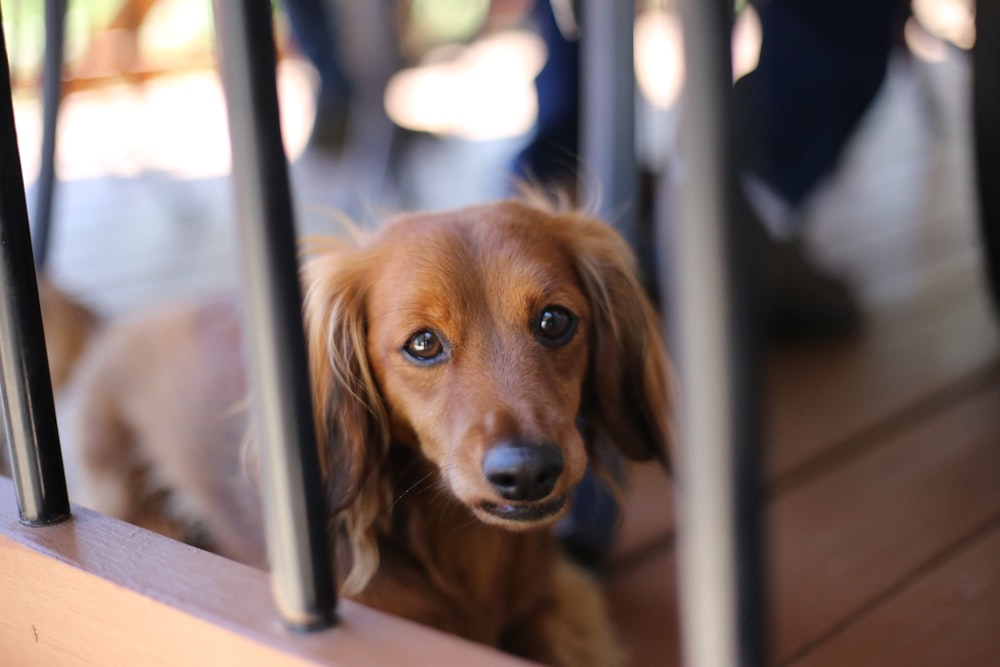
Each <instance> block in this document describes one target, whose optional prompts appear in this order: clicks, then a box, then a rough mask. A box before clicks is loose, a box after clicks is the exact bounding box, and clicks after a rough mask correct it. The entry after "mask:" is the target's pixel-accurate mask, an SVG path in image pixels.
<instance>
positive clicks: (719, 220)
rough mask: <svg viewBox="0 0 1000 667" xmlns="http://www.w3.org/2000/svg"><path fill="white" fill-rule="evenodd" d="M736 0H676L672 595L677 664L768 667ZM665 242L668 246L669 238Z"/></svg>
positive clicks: (671, 284)
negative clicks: (675, 593) (736, 126)
mask: <svg viewBox="0 0 1000 667" xmlns="http://www.w3.org/2000/svg"><path fill="white" fill-rule="evenodd" d="M732 7H733V4H732V1H731V0H684V1H683V2H681V4H680V9H681V14H682V20H683V27H684V53H685V62H686V64H687V77H686V83H685V90H684V98H683V102H684V107H683V110H682V120H681V123H682V125H681V129H680V139H681V146H680V150H681V152H680V155H679V162H678V169H677V172H678V176H677V177H676V178H677V187H676V192H675V193H674V194H673V195H672V197H673V198H676V200H677V202H678V208H677V210H676V211H675V212H674V213H673V214H671V215H670V216H669V219H670V220H669V224H670V229H669V233H667V231H668V230H667V229H666V227H667V213H666V211H664V210H663V207H662V206H661V212H660V215H661V227H660V232H661V235H660V239H661V253H663V254H666V253H667V251H669V261H668V262H667V264H669V265H671V266H673V268H674V274H673V275H672V276H671V278H670V280H669V281H667V282H668V283H669V284H664V285H663V289H664V293H668V291H669V293H671V294H672V295H673V298H672V302H673V305H674V306H675V310H674V312H673V316H672V318H671V319H672V324H673V327H674V331H675V333H676V338H677V340H676V343H677V349H678V351H679V354H678V365H679V369H680V375H681V386H682V390H681V392H680V393H681V397H682V400H681V403H682V405H681V410H680V415H679V422H680V427H681V433H682V438H681V442H682V445H681V460H680V465H679V466H678V471H679V477H680V479H679V485H678V493H679V500H678V504H679V509H680V512H679V538H680V539H679V573H678V580H679V590H680V599H681V625H682V635H681V636H682V654H683V656H684V663H685V664H687V665H694V666H697V667H737V666H744V667H752V666H756V665H760V664H763V654H764V632H763V630H764V611H763V609H764V604H763V600H762V598H763V595H762V590H763V586H762V578H761V572H762V567H761V558H760V554H761V543H760V537H761V536H760V517H759V507H760V498H759V494H760V487H759V481H758V480H759V477H758V467H759V466H758V454H759V446H760V425H759V423H758V421H759V409H758V395H759V389H760V383H759V381H758V368H757V346H756V344H755V338H756V336H755V334H756V330H757V329H756V327H755V326H754V324H753V321H752V319H753V312H752V310H751V309H752V304H753V303H754V301H753V298H754V294H753V281H752V279H753V278H754V274H753V271H752V266H751V264H750V262H751V261H752V254H753V250H752V248H753V246H752V245H751V243H750V234H749V226H748V225H746V224H741V223H742V222H744V220H743V214H742V211H743V210H744V209H742V208H741V207H742V206H743V205H744V204H743V200H742V199H741V198H740V197H739V194H738V190H737V188H738V182H737V174H736V172H735V168H734V165H735V160H734V158H733V153H734V149H733V139H734V137H733V123H732V106H731V105H732V70H731V56H730V47H729V44H730V26H731V24H732ZM668 236H669V237H671V238H670V239H669V240H667V237H668Z"/></svg>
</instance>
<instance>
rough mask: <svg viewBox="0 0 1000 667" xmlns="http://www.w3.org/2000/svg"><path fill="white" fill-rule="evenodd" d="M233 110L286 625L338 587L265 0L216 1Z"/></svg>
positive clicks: (254, 380)
mask: <svg viewBox="0 0 1000 667" xmlns="http://www.w3.org/2000/svg"><path fill="white" fill-rule="evenodd" d="M214 12H215V27H216V33H217V39H218V42H219V56H220V65H221V71H222V75H223V82H224V85H225V91H226V103H227V106H228V110H229V131H230V136H231V138H232V152H233V176H234V179H235V185H236V199H237V213H238V215H239V219H240V224H239V228H240V241H241V256H242V267H243V284H244V292H243V297H244V307H245V311H246V312H245V314H244V322H245V331H246V335H247V341H248V344H249V347H248V352H250V353H251V354H250V355H249V357H250V358H249V375H250V380H251V387H252V392H251V393H252V397H253V401H252V404H253V419H252V421H253V429H254V435H255V442H256V443H257V445H258V446H259V450H260V474H261V483H262V501H263V505H264V519H265V528H266V530H267V546H268V555H269V558H270V564H271V576H272V582H273V588H274V594H275V602H276V605H277V607H278V610H279V612H280V613H281V616H282V618H283V620H284V622H285V624H286V625H288V626H290V627H292V628H296V629H315V628H320V627H325V626H328V625H330V624H331V623H333V622H334V614H335V606H336V591H335V587H334V582H333V571H334V568H333V558H332V554H331V545H330V542H329V538H328V535H327V532H326V531H327V518H328V516H327V512H326V508H325V502H324V500H325V499H324V497H323V494H322V490H321V481H320V476H319V455H318V450H317V447H316V434H315V428H314V426H313V414H312V400H311V395H310V386H309V375H308V367H307V363H306V350H305V338H304V334H303V322H302V290H301V286H300V284H299V272H298V264H297V258H296V257H297V256H296V239H295V224H294V218H293V211H292V199H291V192H290V187H289V180H288V163H287V158H286V156H285V152H284V147H283V145H282V142H281V131H280V125H279V115H278V99H277V92H276V86H275V47H274V35H273V29H272V25H271V3H270V2H269V1H268V0H243V1H241V2H235V1H233V0H216V1H215V2H214Z"/></svg>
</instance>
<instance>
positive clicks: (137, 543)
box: [0, 478, 527, 667]
mask: <svg viewBox="0 0 1000 667" xmlns="http://www.w3.org/2000/svg"><path fill="white" fill-rule="evenodd" d="M13 498H14V490H13V485H12V483H11V482H10V481H9V480H7V479H3V478H0V600H2V601H3V603H2V604H0V663H2V664H3V665H4V666H5V667H6V666H11V667H20V666H22V665H23V666H24V667H37V666H38V665H46V667H48V666H50V665H51V666H53V667H55V666H59V665H100V666H101V667H105V666H112V665H123V666H125V665H128V666H134V665H185V666H187V665H212V666H213V667H215V666H221V665H239V666H240V667H252V666H254V665H307V664H310V665H312V664H315V665H345V666H346V665H351V666H354V665H372V666H375V665H433V666H435V667H440V666H441V665H484V666H495V667H500V666H501V665H519V664H527V663H525V662H523V661H520V660H517V659H514V658H512V657H509V656H506V655H504V654H501V653H499V652H496V651H493V650H490V649H488V648H485V647H482V646H478V645H475V644H472V643H470V642H466V641H464V640H461V639H457V638H454V637H451V636H447V635H444V634H441V633H438V632H435V631H433V630H430V629H427V628H424V627H421V626H418V625H416V624H414V623H410V622H408V621H404V620H402V619H398V618H394V617H392V616H389V615H386V614H382V613H379V612H376V611H373V610H370V609H367V608H365V607H362V606H361V605H358V604H354V603H351V602H350V601H342V602H341V604H340V607H339V615H340V618H341V620H340V623H339V624H338V625H337V626H336V627H335V628H333V629H331V630H326V631H323V632H317V633H311V634H299V633H293V632H290V631H288V630H286V629H284V628H283V626H282V625H281V624H280V622H279V620H278V618H277V616H276V614H275V612H274V611H273V606H272V602H271V596H270V589H269V581H268V576H267V573H265V572H262V571H259V570H255V569H253V568H249V567H246V566H243V565H240V564H238V563H234V562H232V561H228V560H226V559H224V558H220V557H218V556H215V555H213V554H210V553H207V552H204V551H200V550H198V549H195V548H193V547H189V546H187V545H184V544H181V543H179V542H174V541H172V540H169V539H166V538H164V537H161V536H159V535H155V534H153V533H150V532H148V531H145V530H142V529H140V528H136V527H134V526H130V525H128V524H125V523H122V522H120V521H116V520H114V519H110V518H108V517H105V516H101V515H98V514H95V513H93V512H90V511H88V510H85V509H82V508H74V516H73V518H72V519H71V520H69V521H67V522H65V523H62V524H59V525H57V526H51V527H48V528H26V527H23V526H21V525H20V524H19V523H18V522H17V511H16V507H15V504H14V500H13Z"/></svg>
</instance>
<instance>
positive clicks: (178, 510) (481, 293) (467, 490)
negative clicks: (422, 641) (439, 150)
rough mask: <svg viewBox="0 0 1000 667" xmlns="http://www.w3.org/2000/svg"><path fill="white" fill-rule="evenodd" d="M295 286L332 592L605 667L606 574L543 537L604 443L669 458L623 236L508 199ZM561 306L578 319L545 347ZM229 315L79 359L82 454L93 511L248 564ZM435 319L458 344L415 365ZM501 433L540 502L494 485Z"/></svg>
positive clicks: (251, 557)
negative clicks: (549, 470)
mask: <svg viewBox="0 0 1000 667" xmlns="http://www.w3.org/2000/svg"><path fill="white" fill-rule="evenodd" d="M304 280H305V283H306V297H305V323H306V336H307V344H308V349H309V358H310V366H311V368H310V371H311V377H312V384H313V393H314V401H315V406H314V407H315V415H316V429H317V434H318V441H319V447H320V454H321V456H320V458H321V462H322V472H323V479H324V480H325V484H326V488H327V492H328V496H329V501H330V507H331V512H332V517H331V522H330V525H331V531H332V533H333V537H334V539H336V540H337V542H338V558H339V560H340V562H339V563H338V565H339V567H338V573H337V574H338V579H339V581H340V582H341V587H342V590H343V591H344V593H345V594H346V595H349V596H351V597H353V598H355V599H357V600H359V601H361V602H363V603H365V604H368V605H370V606H372V607H375V608H378V609H382V610H384V611H387V612H390V613H394V614H398V615H401V616H404V617H407V618H410V619H412V620H415V621H418V622H421V623H424V624H427V625H430V626H433V627H436V628H439V629H441V630H444V631H447V632H451V633H454V634H457V635H460V636H463V637H466V638H469V639H472V640H475V641H479V642H483V643H486V644H489V645H492V646H497V647H500V648H502V649H504V650H507V651H510V652H512V653H515V654H518V655H522V656H525V657H528V658H531V659H534V660H538V661H541V662H546V663H549V664H553V665H567V666H569V665H602V666H603V665H613V664H617V662H618V661H619V660H620V653H619V650H618V648H617V645H616V642H615V640H614V636H613V632H612V630H611V626H610V623H609V620H608V618H607V613H606V611H605V609H604V603H603V600H602V597H601V595H600V593H599V590H598V588H597V586H596V584H595V583H594V582H593V581H592V580H591V579H590V578H589V577H588V576H587V575H586V574H584V573H583V572H581V571H580V570H578V569H576V568H575V567H574V566H573V565H571V564H570V563H569V562H568V561H565V560H564V559H563V558H562V557H561V556H560V554H559V551H558V545H557V543H556V541H555V538H554V536H553V535H552V533H551V531H550V530H548V528H549V527H550V526H551V525H552V524H553V523H554V522H555V521H556V520H557V519H558V518H559V517H560V516H561V515H562V514H564V513H565V511H566V510H567V508H568V503H565V502H563V499H568V498H569V497H570V494H571V492H572V490H573V488H574V487H575V486H576V484H577V483H578V482H579V481H580V479H581V478H582V476H583V474H584V471H585V469H586V468H587V466H588V464H590V465H598V464H599V461H600V458H601V456H602V455H601V452H602V451H606V450H609V449H617V450H618V451H621V452H623V453H624V454H625V455H626V456H628V457H630V458H633V459H658V460H660V461H663V462H664V463H665V462H666V457H667V448H668V441H669V427H668V421H667V411H666V406H667V400H668V393H669V387H668V380H667V377H668V376H667V360H666V355H665V351H664V348H663V345H662V342H661V340H660V334H659V329H658V326H657V321H656V317H655V314H654V312H653V309H652V308H651V306H650V305H649V303H648V302H647V300H646V298H645V296H644V294H643V292H642V290H641V288H640V287H639V284H638V282H637V280H636V277H635V275H634V267H633V260H632V257H631V253H630V252H629V250H628V248H627V247H626V245H625V243H624V242H623V241H622V240H621V238H620V237H619V236H618V235H617V234H616V233H615V232H614V231H613V230H612V229H611V228H610V227H608V226H607V225H605V224H604V223H601V222H599V221H596V220H594V219H592V218H590V217H588V216H586V215H584V214H582V213H578V212H563V213H559V212H553V211H549V210H544V209H542V208H539V207H536V206H530V205H527V204H524V203H518V202H504V203H499V204H489V205H483V206H478V207H472V208H467V209H461V210H458V211H453V212H449V213H428V214H415V215H406V216H400V217H398V218H396V219H394V220H391V221H389V222H388V223H387V224H386V225H384V226H383V227H382V228H381V229H379V230H378V231H376V232H374V233H372V234H371V235H370V236H369V237H367V238H366V239H363V240H362V241H360V243H359V244H357V245H348V244H338V243H329V244H327V245H326V247H325V248H323V249H322V250H318V251H317V252H316V253H315V254H314V255H313V256H312V257H311V258H310V259H309V260H308V261H307V262H306V264H305V268H304ZM553 305H554V306H559V307H561V308H564V309H566V310H568V311H569V312H570V313H572V314H573V315H574V316H575V318H577V324H578V328H577V329H575V333H573V334H572V335H571V337H569V338H568V340H560V341H559V344H558V345H554V344H542V343H541V342H540V340H541V339H540V338H539V336H540V334H539V331H538V329H537V326H536V323H537V321H538V318H539V313H540V312H541V311H542V310H543V309H546V308H548V307H551V306H553ZM237 319H238V318H237V317H236V314H235V312H234V310H233V309H232V308H228V309H227V308H225V307H224V306H222V305H220V304H213V305H208V306H205V305H201V306H191V307H187V308H183V309H178V310H174V311H170V312H165V313H160V314H158V315H155V316H147V317H144V318H142V319H140V320H136V321H133V322H131V323H127V324H126V323H123V324H121V325H118V326H114V327H109V328H108V330H107V331H106V332H104V333H103V334H102V336H101V340H99V341H97V343H95V345H94V346H93V349H92V350H91V353H89V354H88V356H87V358H86V359H85V360H84V362H83V364H81V368H80V373H79V378H78V381H79V385H80V386H79V387H78V388H79V390H80V392H81V395H82V396H84V397H86V398H85V400H86V402H87V405H85V406H84V409H83V410H82V416H83V419H84V421H83V423H82V425H81V429H80V436H81V448H80V451H81V455H82V458H83V461H84V465H85V468H86V469H87V471H88V473H89V477H90V479H91V481H92V482H93V483H92V484H91V485H90V488H91V490H92V491H93V492H92V493H91V494H90V498H89V499H88V500H89V502H90V503H91V504H92V505H94V506H95V508H96V509H100V510H103V511H107V512H110V513H112V514H115V515H117V516H120V517H122V518H125V519H128V520H131V521H134V522H136V523H139V524H143V525H147V526H150V527H153V528H154V529H157V530H161V531H163V532H167V533H169V534H173V535H177V536H180V537H183V538H185V539H189V540H197V541H200V542H202V543H203V544H205V545H206V546H209V547H211V548H214V549H216V550H218V551H220V552H222V553H224V554H226V555H229V556H231V557H233V558H237V559H240V560H244V561H247V562H251V563H258V564H260V563H262V559H263V548H262V543H261V542H260V532H261V531H260V529H259V520H260V517H259V510H258V509H256V504H255V502H254V499H253V491H252V489H251V487H250V485H249V483H248V482H247V481H246V479H245V478H243V477H241V476H240V457H239V454H238V448H239V441H240V438H239V430H240V428H242V427H243V424H242V423H241V421H240V419H241V418H240V416H239V414H238V413H234V412H233V411H231V410H230V411H227V407H229V406H231V405H234V404H235V403H237V402H238V400H239V396H240V394H241V391H242V383H243V379H244V378H243V375H242V363H241V361H242V360H241V359H240V358H239V354H238V352H236V350H238V349H239V333H238V327H237ZM426 330H430V331H433V332H434V333H435V335H437V336H438V337H439V338H440V339H442V340H444V341H446V347H447V355H446V356H441V357H438V358H436V360H435V361H434V362H433V363H429V364H428V363H417V362H415V360H414V359H413V358H412V357H410V356H408V355H407V354H406V353H404V351H403V350H404V347H405V346H406V345H407V343H408V341H409V340H410V339H411V338H412V337H413V336H414V334H415V333H416V332H419V331H426ZM168 351H169V352H168ZM512 440H513V441H517V442H524V443H542V442H545V443H555V444H556V445H557V446H558V448H559V451H560V453H561V456H562V460H563V461H564V466H563V468H562V472H561V474H560V475H559V477H558V479H557V480H556V482H555V486H554V488H553V489H552V491H551V493H549V494H548V496H547V497H545V498H543V499H542V500H539V501H522V500H512V501H509V500H505V499H504V498H502V497H501V496H500V495H498V492H497V490H496V489H495V488H494V487H493V486H491V484H490V483H489V482H488V481H487V479H486V478H485V476H484V473H483V457H484V456H485V454H486V452H487V451H489V450H490V448H491V447H493V446H495V445H496V443H498V442H505V441H512ZM497 508H500V509H497ZM507 510H510V511H511V512H513V511H521V510H524V511H523V512H522V513H521V514H517V515H513V514H511V513H510V512H508V511H507ZM512 516H513V517H514V518H512Z"/></svg>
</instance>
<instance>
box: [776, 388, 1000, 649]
mask: <svg viewBox="0 0 1000 667" xmlns="http://www.w3.org/2000/svg"><path fill="white" fill-rule="evenodd" d="M998 427H1000V387H997V386H993V387H991V388H989V389H987V390H984V391H982V392H980V393H979V394H977V395H975V396H972V397H970V398H969V399H968V400H966V401H963V402H961V403H960V404H959V405H957V406H955V407H953V408H951V409H949V410H947V411H946V412H944V413H942V414H939V415H934V416H929V417H928V418H927V419H926V420H925V421H923V422H922V423H917V424H916V425H915V427H914V428H912V429H910V430H908V431H907V432H905V433H902V434H900V435H899V436H897V437H894V438H892V439H891V440H889V441H888V442H886V443H884V444H882V445H881V446H879V447H877V448H874V449H872V450H870V451H868V452H866V453H864V454H863V455H860V456H858V457H857V458H854V459H850V460H848V461H846V462H843V464H842V465H839V466H836V467H833V468H832V469H830V470H828V471H827V472H826V474H824V475H822V476H820V477H817V478H814V479H812V480H811V482H810V483H809V484H808V485H805V486H802V487H799V488H794V489H790V490H788V491H787V492H786V493H783V494H781V495H780V496H779V497H778V498H776V499H774V500H773V502H772V503H771V504H770V506H769V508H768V511H767V515H768V529H769V533H770V535H769V536H770V551H771V553H770V555H769V562H770V573H771V576H772V581H771V582H770V584H771V591H772V599H773V600H774V614H773V625H772V628H773V633H774V638H773V639H774V641H773V645H774V653H775V657H776V658H778V659H779V660H784V659H787V658H789V657H790V656H793V655H794V654H796V653H797V652H798V651H801V650H802V649H803V648H804V647H806V646H808V645H810V643H811V642H814V641H816V640H817V639H818V638H820V637H822V636H823V635H824V634H825V633H827V632H829V631H830V630H831V628H834V627H836V626H837V625H838V624H839V623H841V622H842V621H843V620H844V619H845V618H848V617H849V616H850V615H851V614H853V613H854V612H855V611H856V610H857V609H859V608H861V607H862V606H864V605H865V604H866V603H867V602H868V601H869V600H871V599H872V598H874V597H876V596H878V595H879V594H880V593H882V592H883V591H886V590H888V589H890V588H891V587H892V586H894V585H895V584H896V583H897V582H899V581H900V580H902V579H904V578H905V577H907V576H908V575H910V574H911V573H912V572H914V571H915V570H916V569H918V568H920V567H921V566H922V564H923V563H925V562H926V561H928V560H929V559H931V558H933V557H935V555H937V554H939V553H941V552H942V551H945V550H947V549H948V548H950V547H951V546H952V545H953V544H954V543H956V542H957V541H959V540H960V539H962V537H963V536H964V535H967V534H968V533H970V532H971V531H972V530H974V529H975V528H976V527H977V526H979V525H981V524H983V523H984V522H985V521H987V520H989V519H990V518H991V517H993V516H995V515H996V514H997V513H1000V446H998V445H1000V442H998V440H1000V428H998Z"/></svg>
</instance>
